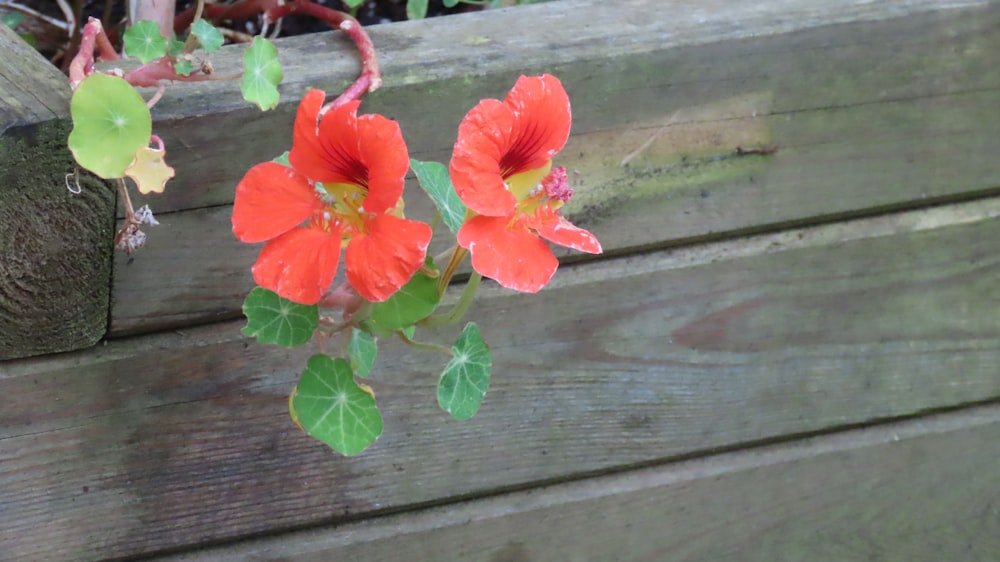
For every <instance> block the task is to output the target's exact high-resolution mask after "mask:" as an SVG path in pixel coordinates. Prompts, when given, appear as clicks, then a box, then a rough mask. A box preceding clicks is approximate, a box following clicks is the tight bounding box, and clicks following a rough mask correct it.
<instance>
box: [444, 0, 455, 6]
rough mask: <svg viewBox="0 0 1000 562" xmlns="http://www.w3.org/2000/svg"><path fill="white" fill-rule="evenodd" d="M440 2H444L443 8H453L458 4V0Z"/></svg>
mask: <svg viewBox="0 0 1000 562" xmlns="http://www.w3.org/2000/svg"><path fill="white" fill-rule="evenodd" d="M442 4H444V7H445V8H454V7H455V6H458V0H444V2H442Z"/></svg>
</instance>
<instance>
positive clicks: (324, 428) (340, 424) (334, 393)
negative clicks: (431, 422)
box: [288, 355, 382, 455]
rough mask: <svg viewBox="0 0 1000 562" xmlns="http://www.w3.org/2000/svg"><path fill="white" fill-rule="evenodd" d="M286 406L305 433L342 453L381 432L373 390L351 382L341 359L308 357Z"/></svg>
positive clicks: (369, 441) (360, 447)
mask: <svg viewBox="0 0 1000 562" xmlns="http://www.w3.org/2000/svg"><path fill="white" fill-rule="evenodd" d="M288 409H289V413H290V414H291V416H292V420H293V421H294V422H295V423H296V424H297V425H298V426H299V427H301V428H302V429H303V430H305V432H306V433H308V434H309V435H311V436H313V437H315V438H316V439H319V440H320V441H322V442H324V443H326V444H327V445H329V446H330V447H332V448H333V449H334V450H335V451H337V452H338V453H340V454H342V455H356V454H358V453H360V452H361V451H364V450H365V449H367V448H368V446H369V445H371V444H372V443H374V442H375V440H376V439H378V436H379V435H381V434H382V416H381V415H380V414H379V413H378V407H377V406H376V405H375V396H374V394H373V393H372V391H371V389H370V388H367V387H365V386H362V385H358V384H357V383H356V382H354V374H353V373H352V372H351V366H350V364H348V363H347V361H345V360H343V359H331V358H329V357H327V356H326V355H313V356H312V357H310V358H309V363H308V364H307V366H306V370H305V372H304V373H302V377H301V378H300V379H299V384H298V385H297V386H296V387H295V390H294V391H292V395H291V396H290V397H289V399H288Z"/></svg>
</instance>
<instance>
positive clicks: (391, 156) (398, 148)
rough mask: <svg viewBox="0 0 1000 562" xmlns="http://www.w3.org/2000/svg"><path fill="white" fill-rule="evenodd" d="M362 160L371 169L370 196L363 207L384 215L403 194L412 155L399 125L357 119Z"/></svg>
mask: <svg viewBox="0 0 1000 562" xmlns="http://www.w3.org/2000/svg"><path fill="white" fill-rule="evenodd" d="M357 123H358V139H359V152H360V157H361V161H362V162H363V163H364V164H365V166H366V167H367V168H368V197H367V198H365V202H364V208H365V211H367V212H369V213H375V214H377V215H381V214H382V213H383V212H385V211H386V210H388V209H391V208H392V207H395V205H396V202H397V201H399V198H400V197H401V196H402V195H403V186H404V182H405V178H406V172H407V171H408V170H409V169H410V155H409V153H408V152H407V150H406V142H405V141H404V140H403V133H402V131H400V130H399V124H398V123H396V122H395V121H393V120H391V119H386V118H385V117H383V116H381V115H362V116H361V117H358V120H357Z"/></svg>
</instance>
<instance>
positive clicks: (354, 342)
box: [347, 328, 378, 378]
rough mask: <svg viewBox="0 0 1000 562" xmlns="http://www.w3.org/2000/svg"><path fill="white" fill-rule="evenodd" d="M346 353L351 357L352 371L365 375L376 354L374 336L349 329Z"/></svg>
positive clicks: (355, 329) (376, 344) (376, 348)
mask: <svg viewBox="0 0 1000 562" xmlns="http://www.w3.org/2000/svg"><path fill="white" fill-rule="evenodd" d="M347 354H348V355H349V356H350V357H351V368H352V369H354V373H355V374H356V375H358V376H359V377H361V378H365V377H367V376H368V373H369V372H371V370H372V365H374V364H375V356H376V355H378V343H377V342H376V341H375V336H373V335H371V334H369V333H368V332H365V331H362V330H359V329H357V328H354V329H353V330H352V331H351V342H350V344H349V345H348V348H347Z"/></svg>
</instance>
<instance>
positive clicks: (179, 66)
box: [174, 59, 194, 76]
mask: <svg viewBox="0 0 1000 562" xmlns="http://www.w3.org/2000/svg"><path fill="white" fill-rule="evenodd" d="M193 70H194V64H193V63H192V62H191V61H189V60H187V59H181V60H179V61H177V62H175V63H174V72H176V73H177V74H180V75H181V76H188V75H190V74H191V72H192V71H193Z"/></svg>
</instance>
